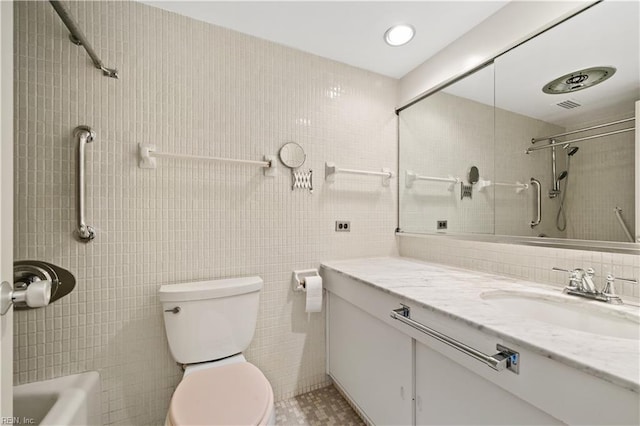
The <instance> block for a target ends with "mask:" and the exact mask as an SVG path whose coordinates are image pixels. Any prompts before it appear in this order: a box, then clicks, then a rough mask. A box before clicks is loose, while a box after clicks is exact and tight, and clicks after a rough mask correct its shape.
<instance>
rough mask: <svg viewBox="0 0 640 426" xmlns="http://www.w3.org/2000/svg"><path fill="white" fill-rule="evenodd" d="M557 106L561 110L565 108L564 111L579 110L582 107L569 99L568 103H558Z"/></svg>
mask: <svg viewBox="0 0 640 426" xmlns="http://www.w3.org/2000/svg"><path fill="white" fill-rule="evenodd" d="M556 105H558V106H559V107H560V108H564V109H572V108H577V107H579V106H582V105H580V104H579V103H577V102H576V101H572V100H571V99H567V100H566V101H562V102H558V103H557V104H556Z"/></svg>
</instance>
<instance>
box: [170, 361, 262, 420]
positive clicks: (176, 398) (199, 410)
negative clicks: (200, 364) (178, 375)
mask: <svg viewBox="0 0 640 426" xmlns="http://www.w3.org/2000/svg"><path fill="white" fill-rule="evenodd" d="M272 404H273V392H272V390H271V385H270V384H269V382H268V381H267V378H266V377H264V374H262V372H261V371H260V370H259V369H258V368H257V367H256V366H254V365H252V364H250V363H248V362H241V363H238V364H229V365H223V366H220V367H213V368H208V369H206V370H200V371H195V372H193V373H191V374H189V375H188V376H185V377H184V379H183V380H182V381H181V382H180V384H179V385H178V387H177V388H176V391H175V393H174V394H173V397H172V398H171V404H170V405H169V420H170V421H171V424H172V425H174V426H183V425H258V424H262V423H264V422H266V420H267V419H265V417H266V416H267V414H268V413H269V411H270V409H271V405H272Z"/></svg>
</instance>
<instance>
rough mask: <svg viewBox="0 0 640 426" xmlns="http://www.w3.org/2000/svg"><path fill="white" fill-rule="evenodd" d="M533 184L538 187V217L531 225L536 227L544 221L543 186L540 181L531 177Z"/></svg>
mask: <svg viewBox="0 0 640 426" xmlns="http://www.w3.org/2000/svg"><path fill="white" fill-rule="evenodd" d="M531 185H535V187H536V204H537V207H536V219H535V220H532V221H531V223H530V225H531V227H532V228H534V227H536V226H538V225H540V222H541V221H542V187H541V186H540V181H539V180H538V179H534V178H531Z"/></svg>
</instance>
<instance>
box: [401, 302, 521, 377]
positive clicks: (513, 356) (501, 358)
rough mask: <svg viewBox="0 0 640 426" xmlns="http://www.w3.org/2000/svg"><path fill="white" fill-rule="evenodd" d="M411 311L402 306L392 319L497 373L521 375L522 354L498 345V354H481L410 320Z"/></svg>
mask: <svg viewBox="0 0 640 426" xmlns="http://www.w3.org/2000/svg"><path fill="white" fill-rule="evenodd" d="M410 314H411V310H410V308H409V307H408V306H406V305H402V307H401V308H398V309H394V310H392V311H391V318H393V319H395V320H398V321H400V322H402V323H404V324H407V325H408V326H410V327H413V328H415V329H416V330H418V331H420V332H422V333H424V334H426V335H427V336H429V337H433V338H434V339H436V340H438V341H440V342H442V343H444V344H445V345H448V346H451V347H452V348H454V349H457V350H459V351H460V352H462V353H463V354H465V355H469V356H470V357H471V358H473V359H475V360H478V361H480V362H482V363H483V364H485V365H487V366H489V367H491V368H492V369H494V370H496V371H502V370H504V369H507V370H510V371H512V372H514V373H516V374H520V354H519V353H518V352H515V351H513V350H511V349H509V348H507V347H505V346H502V345H500V344H498V345H496V349H497V350H498V351H500V352H498V353H497V354H495V355H487V354H485V353H482V352H480V351H479V350H477V349H474V348H472V347H471V346H468V345H465V344H464V343H462V342H459V341H457V340H456V339H454V338H452V337H449V336H447V335H446V334H442V333H440V332H439V331H436V330H434V329H433V328H430V327H427V326H426V325H424V324H421V323H419V322H418V321H414V320H412V319H411V318H410Z"/></svg>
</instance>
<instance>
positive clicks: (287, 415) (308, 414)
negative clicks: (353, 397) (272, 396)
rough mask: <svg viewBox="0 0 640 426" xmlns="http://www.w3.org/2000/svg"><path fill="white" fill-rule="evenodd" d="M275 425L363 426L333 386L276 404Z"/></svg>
mask: <svg viewBox="0 0 640 426" xmlns="http://www.w3.org/2000/svg"><path fill="white" fill-rule="evenodd" d="M276 424H277V425H278V426H290V425H309V426H316V425H323V426H324V425H328V426H332V425H335V426H361V425H362V426H364V423H363V422H362V420H361V419H360V417H358V415H357V414H356V413H355V411H353V409H352V408H351V407H350V406H349V403H347V401H346V400H345V399H344V398H343V397H342V395H340V393H339V392H338V391H337V389H336V388H334V387H333V386H328V387H325V388H322V389H317V390H314V391H312V392H309V393H305V394H302V395H298V396H296V397H294V398H291V399H287V400H284V401H280V402H276Z"/></svg>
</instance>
